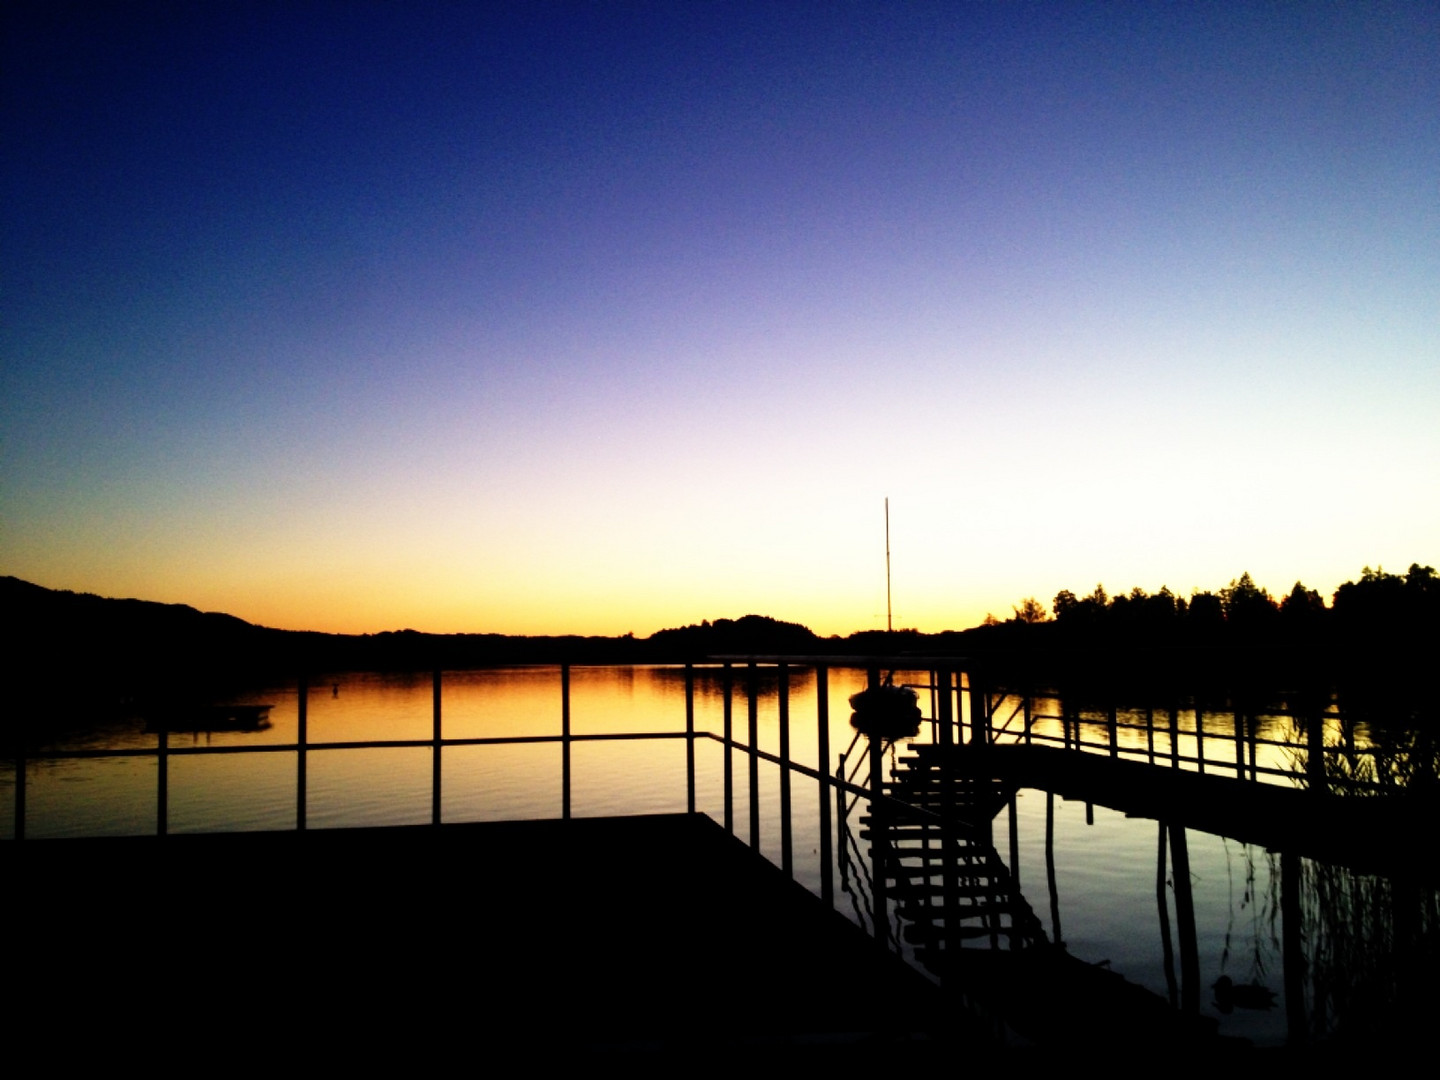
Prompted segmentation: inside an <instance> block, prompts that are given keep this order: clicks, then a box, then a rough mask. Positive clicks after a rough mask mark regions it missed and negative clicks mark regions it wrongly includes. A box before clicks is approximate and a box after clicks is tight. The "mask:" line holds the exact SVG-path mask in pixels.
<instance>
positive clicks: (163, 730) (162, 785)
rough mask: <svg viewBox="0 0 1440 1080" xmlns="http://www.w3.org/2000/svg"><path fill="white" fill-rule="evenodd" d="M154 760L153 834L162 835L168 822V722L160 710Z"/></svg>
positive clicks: (167, 827) (166, 828)
mask: <svg viewBox="0 0 1440 1080" xmlns="http://www.w3.org/2000/svg"><path fill="white" fill-rule="evenodd" d="M160 715H161V719H160V732H159V736H158V740H159V742H158V746H157V748H156V749H157V756H156V761H155V771H156V789H155V835H156V836H164V835H165V833H166V832H167V831H168V829H169V824H170V722H169V720H168V718H166V717H165V714H164V713H163V712H162V713H161V714H160Z"/></svg>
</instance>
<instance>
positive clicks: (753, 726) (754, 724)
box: [746, 660, 760, 851]
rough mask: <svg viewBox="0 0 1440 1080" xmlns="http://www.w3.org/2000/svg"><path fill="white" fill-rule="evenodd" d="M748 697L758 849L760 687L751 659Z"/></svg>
mask: <svg viewBox="0 0 1440 1080" xmlns="http://www.w3.org/2000/svg"><path fill="white" fill-rule="evenodd" d="M746 676H747V678H746V683H747V687H746V689H747V691H748V693H747V695H746V696H747V697H749V699H750V700H749V703H748V705H747V708H746V719H747V721H748V722H749V723H748V729H749V730H748V734H749V738H750V769H749V776H750V846H751V847H752V848H754V849H755V850H756V851H759V850H760V756H759V754H757V753H756V751H757V750H758V749H759V748H760V688H759V686H758V684H757V674H756V669H755V661H754V660H751V661H750V664H749V668H748V670H747V671H746Z"/></svg>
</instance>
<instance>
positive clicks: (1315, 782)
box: [1305, 706, 1329, 795]
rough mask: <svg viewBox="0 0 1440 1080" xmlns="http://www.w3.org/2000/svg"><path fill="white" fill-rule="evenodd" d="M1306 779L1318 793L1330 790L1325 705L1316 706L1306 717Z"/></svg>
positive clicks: (1311, 788) (1322, 793)
mask: <svg viewBox="0 0 1440 1080" xmlns="http://www.w3.org/2000/svg"><path fill="white" fill-rule="evenodd" d="M1305 781H1306V783H1307V784H1308V785H1309V787H1310V790H1311V791H1313V792H1315V793H1316V794H1317V795H1324V794H1325V793H1326V791H1328V790H1329V785H1328V784H1327V783H1326V781H1325V708H1324V706H1316V707H1315V709H1314V710H1313V711H1312V712H1310V713H1309V714H1308V715H1307V716H1306V717H1305Z"/></svg>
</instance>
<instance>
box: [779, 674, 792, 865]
mask: <svg viewBox="0 0 1440 1080" xmlns="http://www.w3.org/2000/svg"><path fill="white" fill-rule="evenodd" d="M778 677H779V680H780V683H779V691H778V693H779V699H778V701H777V703H776V709H777V712H778V717H777V719H778V721H779V724H780V761H781V765H780V869H782V870H784V871H785V876H786V877H794V876H795V859H794V855H793V854H792V852H791V847H792V845H793V842H794V834H793V832H792V830H791V827H790V668H789V666H788V665H787V664H785V663H783V662H782V663H781V664H780V667H779V669H778Z"/></svg>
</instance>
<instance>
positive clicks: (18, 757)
mask: <svg viewBox="0 0 1440 1080" xmlns="http://www.w3.org/2000/svg"><path fill="white" fill-rule="evenodd" d="M21 716H22V719H21V721H20V725H19V726H20V730H19V731H18V732H16V735H15V738H16V743H17V745H16V747H15V839H16V840H24V839H25V771H26V770H25V744H26V743H27V742H28V741H29V737H30V725H29V723H28V722H27V721H26V720H25V719H23V716H24V714H23V713H22V714H21ZM821 789H822V793H823V789H824V785H823V784H822V785H821ZM821 802H824V799H821Z"/></svg>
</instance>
